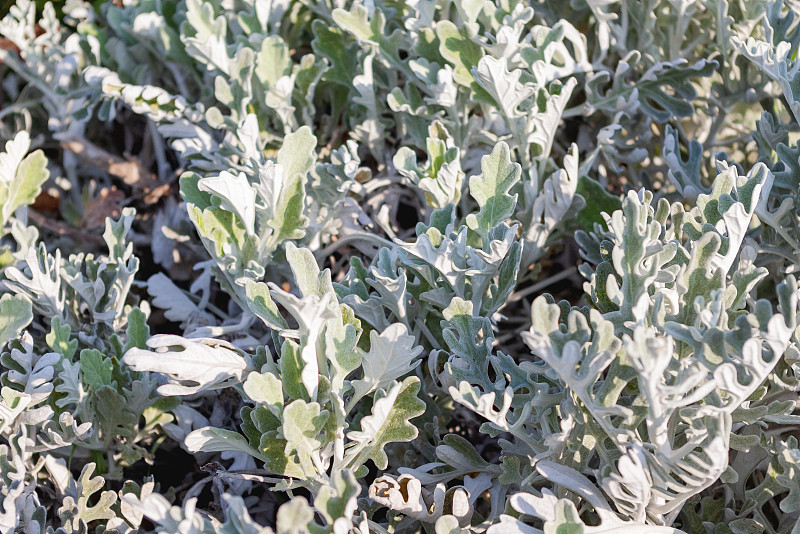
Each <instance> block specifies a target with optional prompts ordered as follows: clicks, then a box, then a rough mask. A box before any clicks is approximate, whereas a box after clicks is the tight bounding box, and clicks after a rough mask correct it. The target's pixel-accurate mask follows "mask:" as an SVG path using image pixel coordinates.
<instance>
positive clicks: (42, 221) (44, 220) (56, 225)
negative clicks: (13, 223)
mask: <svg viewBox="0 0 800 534" xmlns="http://www.w3.org/2000/svg"><path fill="white" fill-rule="evenodd" d="M28 218H29V219H30V220H31V221H32V222H33V223H34V224H35V225H36V226H38V227H39V228H44V229H46V230H48V231H50V232H53V233H55V234H58V235H60V236H67V235H68V236H71V237H74V238H77V239H80V240H85V241H93V242H95V243H97V244H99V245H102V244H104V243H105V240H104V239H103V238H102V237H101V236H99V235H96V234H90V233H87V232H81V231H80V230H76V229H75V228H72V227H71V226H69V225H67V224H65V223H62V222H60V221H56V220H54V219H50V218H49V217H45V216H44V215H41V214H40V213H38V212H36V211H35V210H33V209H28Z"/></svg>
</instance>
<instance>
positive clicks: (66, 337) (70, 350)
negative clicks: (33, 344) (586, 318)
mask: <svg viewBox="0 0 800 534" xmlns="http://www.w3.org/2000/svg"><path fill="white" fill-rule="evenodd" d="M0 303H2V299H0ZM71 332H72V329H71V328H70V327H69V325H68V324H65V325H63V326H62V324H61V318H60V317H58V316H55V317H53V318H52V319H51V320H50V332H49V333H48V334H47V336H45V341H47V346H48V347H50V348H51V349H53V350H54V351H56V352H58V353H60V354H63V355H64V356H65V357H66V358H67V359H68V360H72V356H73V355H74V354H75V351H76V350H78V340H77V339H72V340H71V339H70V333H71Z"/></svg>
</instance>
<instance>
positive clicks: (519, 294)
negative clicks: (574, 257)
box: [506, 266, 578, 302]
mask: <svg viewBox="0 0 800 534" xmlns="http://www.w3.org/2000/svg"><path fill="white" fill-rule="evenodd" d="M576 272H578V268H577V267H574V266H573V267H570V268H569V269H567V270H566V271H561V272H560V273H558V274H554V275H553V276H549V277H547V278H545V279H544V280H542V281H540V282H537V283H535V284H533V285H532V286H528V287H526V288H525V289H523V290H521V291H516V292H514V293H512V295H511V296H510V297H509V298H508V300H507V301H506V302H517V301H518V300H522V299H523V298H525V297H527V296H528V295H530V294H532V293H536V292H538V291H541V290H542V289H544V288H546V287H548V286H550V285H552V284H555V283H556V282H560V281H561V280H563V279H565V278H569V277H570V276H572V275H573V274H575V273H576Z"/></svg>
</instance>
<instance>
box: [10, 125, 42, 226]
mask: <svg viewBox="0 0 800 534" xmlns="http://www.w3.org/2000/svg"><path fill="white" fill-rule="evenodd" d="M17 135H18V136H19V135H20V134H17ZM25 135H27V133H26V134H25ZM6 149H8V145H6ZM26 150H27V149H26ZM49 177H50V171H49V170H47V158H46V157H45V155H44V152H42V151H41V150H36V151H35V152H32V153H31V154H28V156H27V157H26V158H25V159H23V160H22V161H21V162H20V163H19V166H18V167H17V169H16V172H15V173H14V177H13V179H12V180H11V181H10V182H7V183H6V184H5V186H6V187H7V196H5V198H4V199H3V205H2V221H0V222H2V224H3V225H5V223H6V221H8V219H9V217H11V216H12V215H13V214H14V212H15V211H16V210H17V208H19V207H20V206H27V205H28V204H33V201H34V200H36V197H37V196H39V193H41V191H42V185H43V184H44V183H45V182H46V181H47V179H48V178H49Z"/></svg>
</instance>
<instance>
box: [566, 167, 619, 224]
mask: <svg viewBox="0 0 800 534" xmlns="http://www.w3.org/2000/svg"><path fill="white" fill-rule="evenodd" d="M576 192H577V194H579V195H580V196H582V197H583V199H584V200H585V201H586V206H584V208H583V209H582V210H581V211H580V213H578V215H577V216H576V218H575V223H576V224H577V225H578V226H580V227H581V228H583V229H584V230H587V231H588V230H591V229H592V228H593V227H594V224H595V223H597V224H605V220H604V219H603V216H602V214H603V213H605V214H607V215H611V214H612V213H614V212H615V211H617V210H618V209H621V208H622V201H621V200H620V199H619V197H617V196H615V195H612V194H611V193H609V192H608V191H606V188H605V187H603V186H602V185H600V183H599V182H597V181H595V180H592V179H591V178H588V177H586V176H580V177H579V178H578V189H577V191H576Z"/></svg>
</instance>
